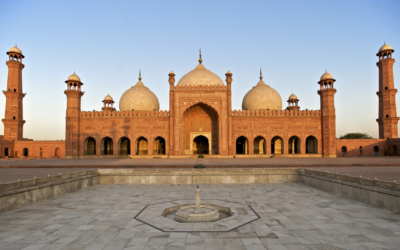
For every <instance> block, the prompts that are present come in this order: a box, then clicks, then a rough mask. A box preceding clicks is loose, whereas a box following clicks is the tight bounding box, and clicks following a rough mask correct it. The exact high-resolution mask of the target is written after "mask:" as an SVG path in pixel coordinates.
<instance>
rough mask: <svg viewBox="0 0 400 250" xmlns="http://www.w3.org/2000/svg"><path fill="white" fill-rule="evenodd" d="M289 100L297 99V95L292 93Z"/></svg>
mask: <svg viewBox="0 0 400 250" xmlns="http://www.w3.org/2000/svg"><path fill="white" fill-rule="evenodd" d="M289 100H297V96H296V95H295V94H291V95H290V96H289Z"/></svg>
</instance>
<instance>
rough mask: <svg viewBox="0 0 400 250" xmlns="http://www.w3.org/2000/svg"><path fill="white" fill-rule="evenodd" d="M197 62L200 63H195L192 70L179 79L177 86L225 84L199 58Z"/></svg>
mask: <svg viewBox="0 0 400 250" xmlns="http://www.w3.org/2000/svg"><path fill="white" fill-rule="evenodd" d="M199 62H200V64H199V65H197V66H196V68H194V70H192V71H190V72H189V73H187V74H186V75H184V76H183V77H182V78H181V79H180V80H179V82H178V84H177V86H198V85H214V86H217V85H222V86H223V85H225V84H224V82H223V81H222V80H221V78H219V77H218V76H217V75H216V74H214V73H213V72H211V71H209V70H208V69H206V67H205V66H204V65H203V64H201V62H202V60H201V59H200V60H199Z"/></svg>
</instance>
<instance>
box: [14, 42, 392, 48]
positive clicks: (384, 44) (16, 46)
mask: <svg viewBox="0 0 400 250" xmlns="http://www.w3.org/2000/svg"><path fill="white" fill-rule="evenodd" d="M383 45H386V43H385V42H383ZM15 47H17V45H15Z"/></svg>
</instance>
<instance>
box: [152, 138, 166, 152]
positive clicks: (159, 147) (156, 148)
mask: <svg viewBox="0 0 400 250" xmlns="http://www.w3.org/2000/svg"><path fill="white" fill-rule="evenodd" d="M165 145H166V143H165V139H164V138H162V137H161V136H157V137H156V138H155V139H154V144H153V154H154V155H165Z"/></svg>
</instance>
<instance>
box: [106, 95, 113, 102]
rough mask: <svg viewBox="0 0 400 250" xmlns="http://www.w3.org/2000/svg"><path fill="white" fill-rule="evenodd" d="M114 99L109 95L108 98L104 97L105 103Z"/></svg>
mask: <svg viewBox="0 0 400 250" xmlns="http://www.w3.org/2000/svg"><path fill="white" fill-rule="evenodd" d="M112 100H113V98H112V97H111V96H110V95H107V96H106V97H104V101H112Z"/></svg>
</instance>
